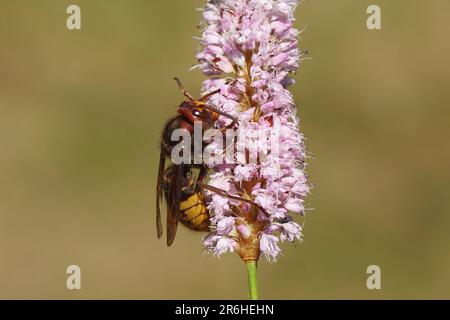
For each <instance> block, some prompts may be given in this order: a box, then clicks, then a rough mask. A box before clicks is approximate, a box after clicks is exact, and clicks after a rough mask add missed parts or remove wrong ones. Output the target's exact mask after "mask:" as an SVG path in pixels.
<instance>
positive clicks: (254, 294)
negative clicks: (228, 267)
mask: <svg viewBox="0 0 450 320" xmlns="http://www.w3.org/2000/svg"><path fill="white" fill-rule="evenodd" d="M246 264H247V274H248V291H249V295H250V300H258V284H257V281H256V261H247V262H246Z"/></svg>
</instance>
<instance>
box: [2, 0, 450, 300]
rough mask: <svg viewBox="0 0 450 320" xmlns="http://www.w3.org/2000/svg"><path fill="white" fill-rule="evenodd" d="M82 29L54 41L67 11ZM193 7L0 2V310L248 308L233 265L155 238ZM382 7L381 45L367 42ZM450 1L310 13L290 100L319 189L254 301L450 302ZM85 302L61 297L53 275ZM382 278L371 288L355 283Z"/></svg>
mask: <svg viewBox="0 0 450 320" xmlns="http://www.w3.org/2000/svg"><path fill="white" fill-rule="evenodd" d="M73 3H76V4H78V5H80V6H81V10H82V30H81V31H69V30H67V29H66V27H65V22H66V18H67V15H66V13H65V11H66V7H67V6H68V5H69V4H73ZM203 3H204V0H189V1H188V0H174V1H167V0H151V1H147V0H133V1H125V0H108V1H106V0H96V1H87V0H78V1H65V0H53V1H51V0H39V1H30V0H27V1H25V0H14V1H13V0H1V2H0V17H1V18H0V40H1V46H0V141H1V144H0V146H1V153H0V298H11V299H17V298H26V299H31V298H41V299H52V298H61V299H93V298H97V299H105V298H112V299H119V298H125V299H189V298H190V299H216V298H234V299H245V298H246V297H247V284H246V273H245V267H244V265H243V263H242V262H240V260H239V259H238V258H237V257H236V256H234V255H229V256H226V257H224V258H222V259H220V260H219V259H216V258H214V257H211V256H208V255H207V254H204V253H202V251H201V241H200V235H199V234H195V233H191V232H189V231H186V230H185V229H181V230H179V233H178V235H177V240H176V242H175V244H174V246H173V247H172V248H170V249H168V248H166V246H165V243H164V241H158V240H157V239H156V235H155V226H154V215H155V211H154V206H155V202H154V194H155V180H156V173H157V170H156V169H157V161H158V152H159V150H158V141H159V134H160V131H161V129H162V125H163V123H164V122H165V121H166V120H167V119H168V118H169V117H170V116H172V115H174V114H175V110H176V106H177V105H178V103H179V102H180V101H181V99H182V96H181V95H180V93H179V91H178V89H177V87H176V85H175V83H174V82H173V80H172V77H173V76H175V75H177V76H179V77H181V78H182V79H183V81H184V82H185V85H186V87H188V88H189V89H190V90H191V91H192V92H193V93H195V94H197V93H199V88H200V84H201V81H202V80H203V79H204V76H202V75H201V74H200V72H199V71H192V72H189V71H188V69H189V67H190V66H191V65H192V64H194V63H195V59H194V54H195V51H196V49H197V47H198V43H197V42H196V41H195V40H193V36H196V35H198V34H199V30H198V29H197V26H198V22H199V20H200V14H199V13H198V12H196V11H195V8H199V7H201V6H202V5H203ZM369 4H378V5H380V6H381V8H382V19H383V30H381V31H369V30H368V29H367V28H366V17H367V14H366V8H367V6H368V5H369ZM449 12H450V2H449V1H448V0H432V1H419V0H414V1H410V0H391V1H388V0H372V1H362V0H361V1H355V0H334V1H330V0H310V1H305V2H303V4H302V5H301V6H300V7H299V9H298V23H297V26H298V27H299V28H303V27H305V26H306V25H307V26H308V28H307V30H306V32H304V33H303V38H302V47H303V48H307V49H308V50H309V51H310V56H311V57H312V60H308V61H305V62H304V63H303V65H302V68H301V70H300V72H299V75H298V76H297V77H296V78H297V80H298V83H297V85H295V87H294V88H293V92H294V94H295V97H296V100H297V101H298V104H299V109H300V115H301V118H302V125H303V131H304V133H305V134H306V135H307V137H308V147H309V150H310V152H311V153H312V154H313V155H314V159H311V161H310V166H309V173H310V177H311V182H312V183H314V184H315V185H316V188H315V189H314V191H313V194H312V195H311V196H310V197H309V198H308V207H310V208H314V210H313V211H310V212H309V214H308V218H307V223H306V226H305V232H304V233H305V241H304V242H303V243H302V244H301V245H296V246H291V245H285V246H284V247H283V248H284V255H283V257H282V258H281V259H280V260H279V262H277V263H267V262H262V263H261V264H260V268H259V282H260V289H261V296H262V298H274V299H309V298H325V299H330V298H342V299H350V298H368V299H380V298H387V299H394V298H395V299H397V298H450V273H449V272H450V254H449V251H450V232H449V227H450V215H449V210H450V188H449V187H450V170H449V163H450V152H449V150H448V142H446V141H447V140H448V133H449V129H448V127H449V120H450V109H449V102H450V90H449V84H450V63H449V62H450V59H449V57H450V19H449V14H448V13H449ZM71 264H77V265H79V266H80V267H81V269H82V290H81V291H69V290H67V289H66V286H65V282H66V277H67V275H66V273H65V271H66V268H67V266H68V265H71ZM371 264H376V265H379V266H380V267H381V270H382V290H380V291H376V290H375V291H369V290H368V289H367V287H366V278H367V275H366V268H367V266H369V265H371Z"/></svg>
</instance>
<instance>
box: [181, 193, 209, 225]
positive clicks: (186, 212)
mask: <svg viewBox="0 0 450 320" xmlns="http://www.w3.org/2000/svg"><path fill="white" fill-rule="evenodd" d="M180 211H181V219H180V221H181V223H183V224H184V225H185V226H186V227H188V228H189V229H192V230H196V231H208V226H209V212H208V209H207V208H206V206H205V202H204V197H203V194H202V193H201V192H197V193H195V194H193V195H191V196H189V197H188V198H187V199H186V200H184V201H182V202H181V203H180Z"/></svg>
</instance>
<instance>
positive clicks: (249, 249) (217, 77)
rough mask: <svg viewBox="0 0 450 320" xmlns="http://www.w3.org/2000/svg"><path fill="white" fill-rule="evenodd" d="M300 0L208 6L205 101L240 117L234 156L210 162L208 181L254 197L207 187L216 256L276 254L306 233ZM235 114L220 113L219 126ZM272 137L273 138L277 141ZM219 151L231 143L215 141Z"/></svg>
mask: <svg viewBox="0 0 450 320" xmlns="http://www.w3.org/2000/svg"><path fill="white" fill-rule="evenodd" d="M296 6H297V0H215V1H214V0H211V1H209V2H208V3H207V5H206V7H205V8H204V11H203V24H204V29H203V34H202V37H201V48H202V49H201V51H200V52H199V53H198V54H197V58H198V61H199V63H198V65H196V67H197V68H200V69H201V70H202V71H203V73H204V74H205V75H208V76H212V77H210V78H209V79H207V80H206V81H205V82H204V84H203V91H204V92H213V91H215V90H218V92H217V93H216V94H214V95H212V96H211V97H210V98H209V101H208V103H209V104H210V105H212V106H214V107H215V108H217V109H220V110H221V111H224V112H226V113H228V114H230V115H233V116H235V117H236V118H237V119H238V125H237V128H238V134H237V138H236V139H235V141H236V143H235V146H233V149H232V155H231V158H232V160H233V161H232V162H230V163H226V164H220V165H219V164H215V163H212V164H210V166H211V169H213V170H214V171H215V172H214V173H213V174H212V175H211V176H210V180H209V182H208V184H210V185H212V186H214V187H217V188H220V189H222V190H224V191H226V192H227V193H228V194H230V195H235V196H239V197H243V198H246V199H248V200H251V201H253V202H254V203H256V204H257V206H255V205H251V204H249V203H242V202H241V201H239V200H234V199H230V198H227V197H224V196H223V195H219V194H215V193H213V192H209V193H208V194H209V197H210V200H209V202H208V207H209V210H210V212H211V213H212V217H211V226H212V227H211V232H210V233H209V234H208V235H207V236H206V237H205V238H204V245H205V247H206V248H208V249H209V250H210V251H212V252H213V253H214V254H216V255H222V254H224V253H226V252H237V253H238V254H239V255H240V256H241V258H242V259H243V260H244V261H250V260H252V261H258V260H259V258H260V255H261V254H262V255H264V256H265V257H266V258H267V259H268V260H271V261H273V260H276V259H277V257H278V256H279V255H280V253H281V249H280V243H281V242H284V241H290V242H292V241H295V240H300V239H301V238H302V226H301V225H300V224H298V223H297V222H295V221H294V219H293V217H292V216H291V215H292V214H297V215H304V213H305V205H304V199H305V197H306V196H307V195H308V193H309V191H310V186H309V185H308V183H307V175H306V173H305V160H306V151H305V145H304V137H303V135H302V134H301V133H300V128H299V119H298V117H297V115H296V110H297V109H296V106H295V103H294V99H293V97H292V94H291V93H290V92H289V90H288V89H287V88H288V86H289V85H292V84H293V83H294V80H293V79H292V78H291V77H290V74H291V73H292V72H295V71H296V70H297V69H298V67H299V63H300V61H301V58H302V55H303V54H304V53H303V52H302V51H301V50H300V49H299V47H298V39H299V34H300V31H299V30H297V29H296V28H295V27H294V21H295V18H294V11H295V9H296ZM231 122H232V121H231V120H230V119H229V118H226V117H223V116H222V117H220V118H219V120H218V121H217V122H216V123H215V126H216V128H218V129H223V130H226V129H227V128H229V126H230V124H231ZM274 141H275V143H274ZM209 147H210V148H211V149H213V150H214V154H225V153H226V152H227V151H229V149H228V148H230V146H222V144H220V143H215V142H214V141H212V142H211V144H210V146H209Z"/></svg>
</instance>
